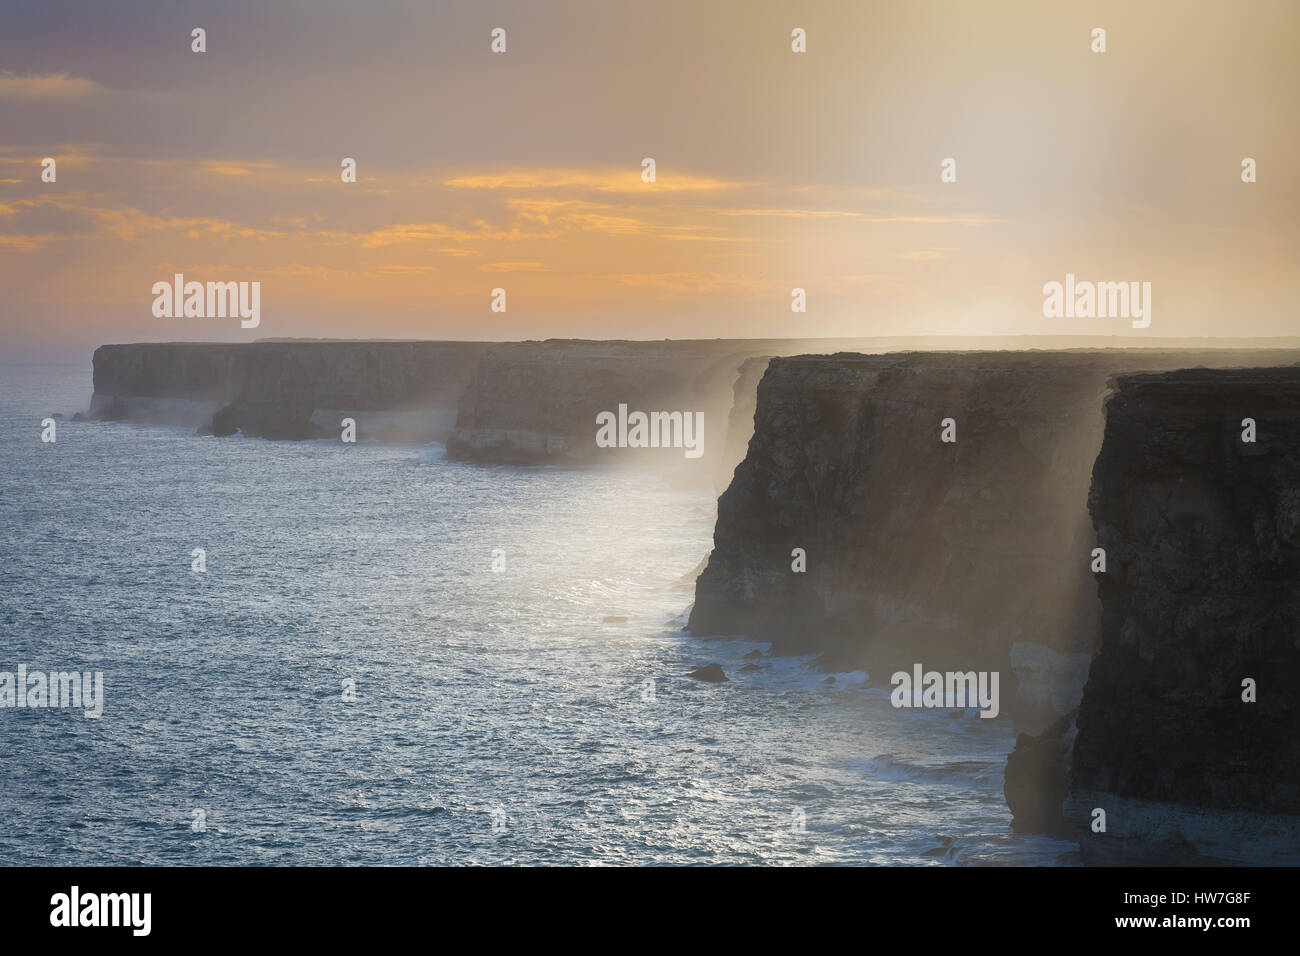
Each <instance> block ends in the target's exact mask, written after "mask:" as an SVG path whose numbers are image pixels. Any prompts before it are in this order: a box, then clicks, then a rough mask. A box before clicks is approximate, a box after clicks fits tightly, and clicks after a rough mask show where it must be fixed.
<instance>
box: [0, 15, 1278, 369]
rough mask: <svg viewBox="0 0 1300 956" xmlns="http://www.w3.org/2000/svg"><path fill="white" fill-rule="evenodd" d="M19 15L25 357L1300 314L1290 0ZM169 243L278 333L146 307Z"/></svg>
mask: <svg viewBox="0 0 1300 956" xmlns="http://www.w3.org/2000/svg"><path fill="white" fill-rule="evenodd" d="M0 15H2V17H3V24H2V25H0V290H2V292H0V361H55V360H65V359H67V360H73V359H76V360H80V359H81V358H84V357H86V356H88V355H89V354H90V351H91V350H92V349H93V348H94V347H95V346H97V345H99V344H103V343H107V342H130V341H179V340H203V341H249V340H252V339H254V338H262V337H282V336H310V337H333V338H340V337H341V338H449V339H480V340H506V339H523V338H534V339H536V338H549V337H568V336H578V337H586V338H639V339H661V338H713V337H800V336H810V337H811V336H853V337H857V336H871V335H891V336H893V335H1008V334H1069V335H1080V334H1093V333H1095V334H1101V335H1141V336H1148V337H1150V336H1201V335H1212V336H1232V337H1240V336H1253V335H1269V336H1276V335H1288V334H1295V333H1297V332H1300V323H1298V322H1297V317H1298V316H1297V309H1296V301H1297V296H1298V295H1300V270H1298V269H1297V267H1296V264H1297V262H1298V261H1300V241H1298V238H1300V226H1297V223H1298V222H1300V186H1298V185H1297V177H1296V173H1297V157H1298V156H1300V142H1298V140H1300V132H1298V131H1297V123H1296V117H1297V115H1300V109H1297V99H1300V3H1296V2H1293V0H1278V2H1272V0H1244V2H1238V3H1227V2H1215V3H1208V2H1200V0H1176V2H1175V0H1168V2H1151V0H1145V2H1142V3H1130V2H1127V0H1125V2H1115V3H1107V2H1095V3H1043V2H1041V0H1029V2H1009V0H995V2H982V3H972V2H961V0H953V2H934V0H905V2H878V3H877V2H865V0H851V2H850V0H843V2H829V0H827V2H817V0H810V2H799V3H792V2H761V0H759V2H755V0H744V2H741V0H735V2H732V0H690V2H678V0H657V2H652V3H651V2H646V3H631V2H612V0H606V2H597V0H584V2H573V0H548V2H537V0H522V2H509V3H507V2H492V0H485V2H468V0H466V2H454V3H453V2H438V0H419V2H383V0H374V2H369V3H363V2H357V3H343V2H337V0H310V2H303V0H298V2H285V0H226V2H222V3H219V4H218V3H192V2H185V0H171V2H166V3H124V2H112V0H99V2H95V3H88V2H79V3H69V2H62V0H42V2H41V3H32V4H26V3H18V2H14V0H5V2H4V10H3V13H2V14H0ZM196 27H202V28H203V29H204V30H205V31H206V45H207V49H206V52H203V53H196V52H193V51H192V49H191V44H192V39H191V31H192V30H193V29H194V28H196ZM497 27H500V28H502V29H504V30H505V31H506V52H505V53H494V52H492V50H491V32H492V30H493V29H494V28H497ZM1098 27H1100V28H1103V29H1105V31H1106V51H1105V52H1104V53H1096V52H1093V50H1092V46H1093V43H1094V41H1093V38H1092V31H1093V30H1094V28H1098ZM795 28H799V29H802V30H804V31H805V33H806V52H804V53H795V52H793V51H792V49H791V42H792V41H791V31H792V30H794V29H795ZM46 157H50V158H53V159H55V161H56V175H57V179H56V181H55V182H52V183H50V182H42V181H41V170H42V160H43V159H44V158H46ZM345 157H350V158H354V159H355V160H356V163H357V181H356V182H355V183H345V182H342V181H341V177H340V172H341V162H342V160H343V159H344V158H345ZM646 157H650V158H653V159H654V160H655V167H656V168H655V173H656V177H655V181H654V182H653V183H647V182H643V181H642V160H643V159H645V158H646ZM1245 157H1251V158H1253V159H1254V160H1255V161H1256V170H1257V173H1256V175H1257V181H1256V182H1253V183H1243V182H1242V181H1241V164H1242V160H1243V158H1245ZM948 158H951V159H953V160H955V169H956V181H955V182H942V181H941V176H940V174H941V168H942V163H943V161H944V160H945V159H948ZM176 272H181V273H183V274H184V275H185V277H186V279H187V280H197V281H247V282H254V281H256V282H260V283H261V323H260V325H259V327H257V328H256V329H243V328H241V327H240V324H239V322H238V321H235V320H230V319H219V318H211V319H209V318H189V319H177V318H170V317H164V318H158V317H155V316H154V314H153V311H152V308H151V306H152V304H153V299H154V296H153V294H152V291H151V290H152V287H153V284H154V283H155V282H158V281H170V280H171V278H172V276H173V275H174V273H176ZM1067 273H1071V274H1074V275H1075V276H1076V277H1077V278H1078V279H1080V280H1093V281H1124V282H1128V281H1137V282H1150V283H1151V288H1152V293H1151V295H1152V303H1151V312H1152V322H1151V325H1150V326H1149V327H1147V328H1145V329H1133V328H1131V323H1130V322H1129V321H1127V320H1125V319H1123V318H1061V317H1047V316H1045V315H1044V309H1043V302H1044V293H1043V286H1044V284H1045V283H1048V282H1052V281H1058V282H1060V281H1063V280H1064V278H1065V276H1066V274H1067ZM796 287H797V288H802V289H804V290H805V291H806V298H807V311H806V312H802V313H796V312H792V311H791V292H792V290H793V289H794V288H796ZM495 288H504V289H505V290H506V292H507V300H506V301H507V305H506V311H505V312H504V313H502V312H493V311H492V310H491V303H492V290H493V289H495Z"/></svg>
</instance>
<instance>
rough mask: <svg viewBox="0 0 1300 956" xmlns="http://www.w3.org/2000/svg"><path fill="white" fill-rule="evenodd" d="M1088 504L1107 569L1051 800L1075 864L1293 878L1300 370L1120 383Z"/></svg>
mask: <svg viewBox="0 0 1300 956" xmlns="http://www.w3.org/2000/svg"><path fill="white" fill-rule="evenodd" d="M1244 419H1253V422H1254V429H1255V436H1254V437H1255V440H1254V441H1253V442H1252V441H1245V440H1243V433H1244V432H1245V431H1246V429H1247V428H1248V427H1249V424H1248V423H1244V422H1243V420H1244ZM1088 503H1089V508H1090V510H1091V513H1092V520H1093V522H1094V524H1095V526H1096V534H1097V541H1098V544H1099V545H1100V546H1101V547H1104V548H1105V550H1106V556H1107V571H1106V573H1105V574H1100V575H1098V576H1097V578H1098V591H1099V594H1100V599H1101V613H1102V629H1101V644H1100V648H1099V650H1098V653H1097V656H1096V658H1095V659H1094V660H1093V662H1092V667H1091V670H1090V672H1089V676H1088V681H1087V685H1086V687H1085V689H1084V693H1083V699H1082V702H1081V704H1080V707H1079V716H1078V736H1077V739H1076V740H1075V743H1074V748H1073V761H1072V766H1071V771H1070V783H1069V793H1068V797H1067V798H1066V800H1065V805H1064V806H1065V820H1066V822H1067V823H1068V824H1069V825H1070V826H1071V827H1072V828H1073V829H1074V831H1075V832H1076V833H1077V834H1078V836H1079V840H1080V845H1081V847H1082V850H1083V855H1084V859H1085V861H1086V862H1097V863H1182V862H1192V861H1206V860H1212V861H1220V862H1232V863H1253V864H1268V863H1271V864H1289V865H1294V864H1296V863H1300V701H1298V700H1297V697H1296V689H1297V687H1300V370H1298V369H1296V368H1294V367H1292V368H1274V369H1269V368H1258V369H1247V370H1237V371H1207V370H1203V369H1196V370H1188V371H1180V372H1174V373H1169V374H1162V375H1131V376H1124V377H1122V378H1120V379H1119V381H1118V388H1117V391H1116V392H1115V394H1114V395H1113V396H1112V397H1111V398H1110V400H1109V402H1108V403H1107V406H1106V431H1105V441H1104V443H1103V445H1102V448H1101V452H1100V454H1099V456H1098V458H1097V461H1096V466H1095V468H1094V470H1093V477H1092V488H1091V493H1090V495H1089V499H1088ZM1248 681H1251V682H1254V684H1255V685H1256V689H1255V692H1254V693H1255V695H1257V697H1256V699H1255V700H1254V701H1253V702H1247V701H1246V700H1244V699H1243V698H1244V697H1250V696H1252V695H1251V694H1250V693H1248V691H1247V690H1246V689H1245V688H1244V687H1243V685H1244V684H1245V683H1246V682H1248ZM1097 809H1100V810H1104V811H1105V820H1106V830H1105V832H1093V830H1092V827H1091V824H1092V821H1093V818H1094V817H1093V814H1094V810H1097Z"/></svg>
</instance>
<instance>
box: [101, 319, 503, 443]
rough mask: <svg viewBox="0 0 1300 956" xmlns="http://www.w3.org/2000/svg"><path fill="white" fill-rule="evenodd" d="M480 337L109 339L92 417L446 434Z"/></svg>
mask: <svg viewBox="0 0 1300 956" xmlns="http://www.w3.org/2000/svg"><path fill="white" fill-rule="evenodd" d="M487 348H488V346H487V345H486V344H485V343H478V342H311V341H299V342H252V343H242V344H215V343H180V342H175V343H170V342H169V343H142V344H133V345H105V346H101V347H100V348H99V349H97V350H96V351H95V357H94V381H95V393H94V397H93V398H92V401H91V408H90V412H89V416H90V417H92V418H103V419H128V420H133V421H145V422H154V423H159V424H174V425H187V426H190V427H195V428H201V429H204V430H209V429H210V430H212V431H214V432H216V433H217V434H231V433H233V432H235V431H236V430H241V431H243V432H244V434H247V435H253V436H261V437H266V438H290V439H292V438H313V437H324V436H335V437H337V436H338V434H339V421H340V419H341V418H343V417H345V416H348V417H352V418H354V419H355V420H356V421H357V426H358V427H357V437H358V438H359V439H362V440H364V439H366V438H395V439H402V440H420V441H431V440H440V439H442V438H444V437H445V436H446V435H447V433H448V432H449V431H450V430H451V426H452V424H453V423H454V420H455V409H456V405H457V402H458V400H459V398H460V395H461V393H462V392H463V391H464V388H465V386H466V384H467V383H468V381H469V378H470V375H471V374H472V372H473V369H474V366H475V364H476V362H477V361H478V359H479V357H480V356H481V355H482V354H483V353H484V352H485V351H486V350H487Z"/></svg>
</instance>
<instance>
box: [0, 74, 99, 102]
mask: <svg viewBox="0 0 1300 956" xmlns="http://www.w3.org/2000/svg"><path fill="white" fill-rule="evenodd" d="M103 89H104V87H102V86H100V85H99V84H98V83H96V82H95V81H94V80H88V79H86V78H85V77H82V76H69V75H68V74H67V73H28V74H25V75H23V76H18V75H17V74H14V73H0V100H54V99H76V98H78V97H82V96H90V95H92V94H95V93H100V92H102V91H103Z"/></svg>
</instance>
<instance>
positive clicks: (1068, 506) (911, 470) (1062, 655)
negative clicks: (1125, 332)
mask: <svg viewBox="0 0 1300 956" xmlns="http://www.w3.org/2000/svg"><path fill="white" fill-rule="evenodd" d="M1264 355H1267V356H1269V357H1270V358H1271V360H1272V362H1273V363H1276V362H1277V361H1278V357H1279V355H1283V356H1289V357H1290V358H1289V360H1290V361H1295V360H1296V359H1297V358H1298V357H1300V356H1297V355H1296V353H1294V352H1285V353H1264ZM1259 358H1260V355H1259V353H1239V352H1218V353H1204V352H1181V351H1180V352H1172V351H1118V350H1116V351H1095V352H1064V353H1061V352H1057V353H1039V352H1020V353H1007V352H984V353H900V354H891V355H875V356H868V355H854V354H839V355H828V356H799V357H794V358H776V359H773V360H772V362H771V364H770V365H769V367H768V370H767V373H766V374H765V375H764V377H763V379H762V382H761V383H760V385H759V388H758V404H757V412H756V416H755V434H754V436H753V438H752V439H751V441H750V444H749V448H748V454H747V456H746V458H745V460H744V461H743V462H742V463H741V465H740V466H739V467H738V468H737V469H736V472H735V478H734V480H733V481H732V484H731V486H730V487H729V488H728V489H727V490H726V492H725V493H724V494H723V495H722V497H721V498H720V499H719V502H718V521H717V526H716V530H715V533H714V550H713V553H712V554H711V556H710V558H709V563H708V565H707V567H706V568H705V570H704V572H703V573H702V574H701V575H700V578H699V580H698V582H697V585H696V602H695V606H694V608H693V610H692V612H691V617H690V623H689V625H688V627H689V629H690V630H691V631H692V632H693V633H695V634H697V635H726V634H744V635H749V636H754V637H760V638H765V639H768V640H771V641H773V642H774V645H775V649H776V650H777V651H778V652H783V653H808V652H815V651H823V652H826V653H827V657H826V661H825V662H826V663H827V664H828V665H830V666H835V667H845V666H866V667H867V668H868V670H869V671H871V673H872V675H873V678H874V679H877V680H884V679H887V678H888V675H889V674H890V673H892V672H894V671H895V670H910V669H911V667H912V665H913V664H914V663H917V662H920V663H922V664H924V665H926V666H927V667H931V666H933V667H934V668H936V669H939V670H955V669H961V670H968V669H976V670H998V671H1002V672H1004V684H1003V687H1004V689H1006V688H1008V687H1009V686H1014V684H1015V682H1016V681H1015V678H1016V677H1017V676H1018V677H1020V678H1021V683H1022V684H1024V685H1028V684H1029V683H1031V682H1032V681H1033V680H1034V679H1037V678H1041V679H1042V680H1043V681H1045V682H1046V684H1047V686H1043V687H1026V686H1022V687H1021V688H1020V693H1019V694H1018V695H1017V701H1016V703H1015V705H1014V706H1013V708H1011V709H1012V710H1013V711H1016V712H1017V714H1016V715H1017V726H1018V727H1020V726H1023V727H1024V728H1025V729H1028V730H1033V731H1038V730H1041V729H1042V728H1043V727H1045V726H1046V725H1047V724H1048V723H1050V722H1051V721H1052V720H1054V719H1055V718H1056V717H1058V716H1060V715H1061V714H1064V713H1066V712H1068V711H1070V710H1071V709H1072V708H1073V707H1074V706H1076V705H1077V703H1078V697H1079V688H1080V684H1081V681H1082V673H1083V668H1082V667H1080V666H1075V664H1076V663H1086V660H1087V657H1088V656H1090V654H1091V652H1092V650H1093V645H1094V641H1095V638H1096V635H1097V631H1098V627H1099V622H1100V618H1099V610H1100V609H1099V605H1098V602H1097V599H1096V586H1095V584H1094V582H1093V580H1092V573H1091V570H1090V563H1091V560H1092V555H1091V552H1092V549H1093V547H1095V546H1096V542H1095V541H1094V538H1093V532H1092V528H1091V525H1090V522H1089V519H1088V514H1087V511H1086V505H1085V502H1086V500H1087V494H1088V483H1089V475H1090V474H1091V469H1092V462H1093V460H1094V458H1095V457H1096V453H1097V449H1098V448H1099V447H1100V444H1101V435H1102V428H1103V423H1104V419H1103V416H1102V403H1103V399H1104V396H1105V394H1106V390H1107V386H1108V380H1109V378H1110V376H1111V375H1112V374H1114V373H1116V372H1122V371H1126V370H1136V369H1160V368H1170V367H1179V366H1184V365H1196V364H1202V363H1231V364H1247V363H1250V362H1252V361H1257V360H1258V359H1259ZM947 418H951V419H953V422H954V426H955V434H956V441H955V442H951V443H947V442H943V441H941V440H940V439H941V428H942V426H941V423H942V421H943V420H944V419H947ZM795 548H802V549H803V550H804V552H805V553H806V562H807V570H806V571H805V572H803V573H797V572H795V571H794V570H792V560H793V559H792V556H791V552H792V550H793V549H795ZM1013 649H1018V653H1014V654H1013ZM1005 672H1010V673H1009V674H1007V673H1005ZM1036 675H1037V678H1036ZM1008 678H1010V679H1008ZM1031 711H1032V713H1030V712H1031ZM1022 718H1023V723H1022Z"/></svg>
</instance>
